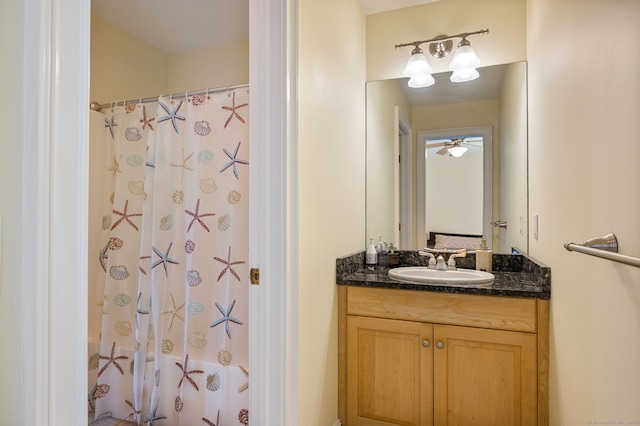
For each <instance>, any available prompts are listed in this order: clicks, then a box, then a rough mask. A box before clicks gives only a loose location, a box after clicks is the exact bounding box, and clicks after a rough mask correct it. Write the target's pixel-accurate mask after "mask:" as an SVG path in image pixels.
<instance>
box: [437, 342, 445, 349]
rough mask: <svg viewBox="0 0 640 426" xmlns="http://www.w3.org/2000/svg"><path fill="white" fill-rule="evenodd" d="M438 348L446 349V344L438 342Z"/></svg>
mask: <svg viewBox="0 0 640 426" xmlns="http://www.w3.org/2000/svg"><path fill="white" fill-rule="evenodd" d="M436 347H437V348H438V349H442V348H444V343H442V342H438V343H436Z"/></svg>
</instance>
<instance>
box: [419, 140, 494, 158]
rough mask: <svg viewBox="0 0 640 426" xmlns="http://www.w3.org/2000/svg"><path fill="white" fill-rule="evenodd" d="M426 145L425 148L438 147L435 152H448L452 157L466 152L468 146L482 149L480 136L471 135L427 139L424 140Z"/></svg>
mask: <svg viewBox="0 0 640 426" xmlns="http://www.w3.org/2000/svg"><path fill="white" fill-rule="evenodd" d="M426 147H427V150H432V149H434V148H440V149H439V150H438V151H436V154H439V155H447V154H449V155H450V156H453V157H460V156H462V155H463V154H464V153H465V152H467V151H468V150H469V148H479V149H480V151H482V137H478V136H472V137H461V138H452V139H431V140H429V139H428V140H427V141H426Z"/></svg>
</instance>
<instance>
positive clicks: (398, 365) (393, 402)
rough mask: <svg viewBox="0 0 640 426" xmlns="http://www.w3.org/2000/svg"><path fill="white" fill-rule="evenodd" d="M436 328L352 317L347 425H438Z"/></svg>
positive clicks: (349, 334)
mask: <svg viewBox="0 0 640 426" xmlns="http://www.w3.org/2000/svg"><path fill="white" fill-rule="evenodd" d="M432 334H433V326H432V325H431V324H424V323H417V322H410V321H399V320H390V319H381V318H369V317H358V316H347V421H348V422H347V425H348V426H382V425H416V426H418V425H419V426H425V425H432V424H433V413H432V409H433V386H432V383H433V350H432V344H433V342H432Z"/></svg>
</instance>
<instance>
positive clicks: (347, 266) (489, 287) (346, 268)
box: [336, 251, 551, 300]
mask: <svg viewBox="0 0 640 426" xmlns="http://www.w3.org/2000/svg"><path fill="white" fill-rule="evenodd" d="M399 258H400V264H399V265H398V266H426V262H427V259H426V258H425V257H423V256H419V255H418V254H417V252H414V251H400V252H399ZM456 260H458V262H457V264H458V268H463V269H475V254H473V253H468V254H467V257H466V258H461V259H456ZM388 273H389V268H380V267H378V266H376V267H373V268H372V269H369V268H367V267H366V265H365V263H364V252H358V253H355V254H352V255H349V256H345V257H342V258H340V259H337V260H336V283H337V284H338V285H349V286H360V287H378V288H394V289H405V290H419V291H432V292H446V293H461V294H484V295H490V296H508V297H526V298H537V299H547V300H548V299H550V298H551V269H550V268H549V267H547V266H545V265H543V264H541V263H540V262H538V261H536V260H535V259H533V258H531V257H530V256H528V255H523V254H494V255H493V275H494V276H495V281H494V282H493V283H492V284H483V285H481V286H461V285H456V284H446V283H443V284H419V283H407V282H401V281H396V280H393V279H391V278H389V275H388Z"/></svg>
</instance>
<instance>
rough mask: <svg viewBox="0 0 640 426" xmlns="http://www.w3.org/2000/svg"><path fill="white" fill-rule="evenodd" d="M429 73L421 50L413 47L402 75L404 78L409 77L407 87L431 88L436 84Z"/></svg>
mask: <svg viewBox="0 0 640 426" xmlns="http://www.w3.org/2000/svg"><path fill="white" fill-rule="evenodd" d="M431 73H432V70H431V66H430V65H429V62H427V58H426V57H425V56H424V54H423V53H422V49H420V47H419V46H416V47H414V48H413V50H412V51H411V57H410V58H409V60H408V61H407V66H406V67H405V68H404V72H403V73H402V74H403V75H404V76H405V77H409V83H408V84H409V87H429V86H431V85H432V84H433V83H435V82H436V81H435V79H434V78H433V76H432V75H431Z"/></svg>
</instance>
